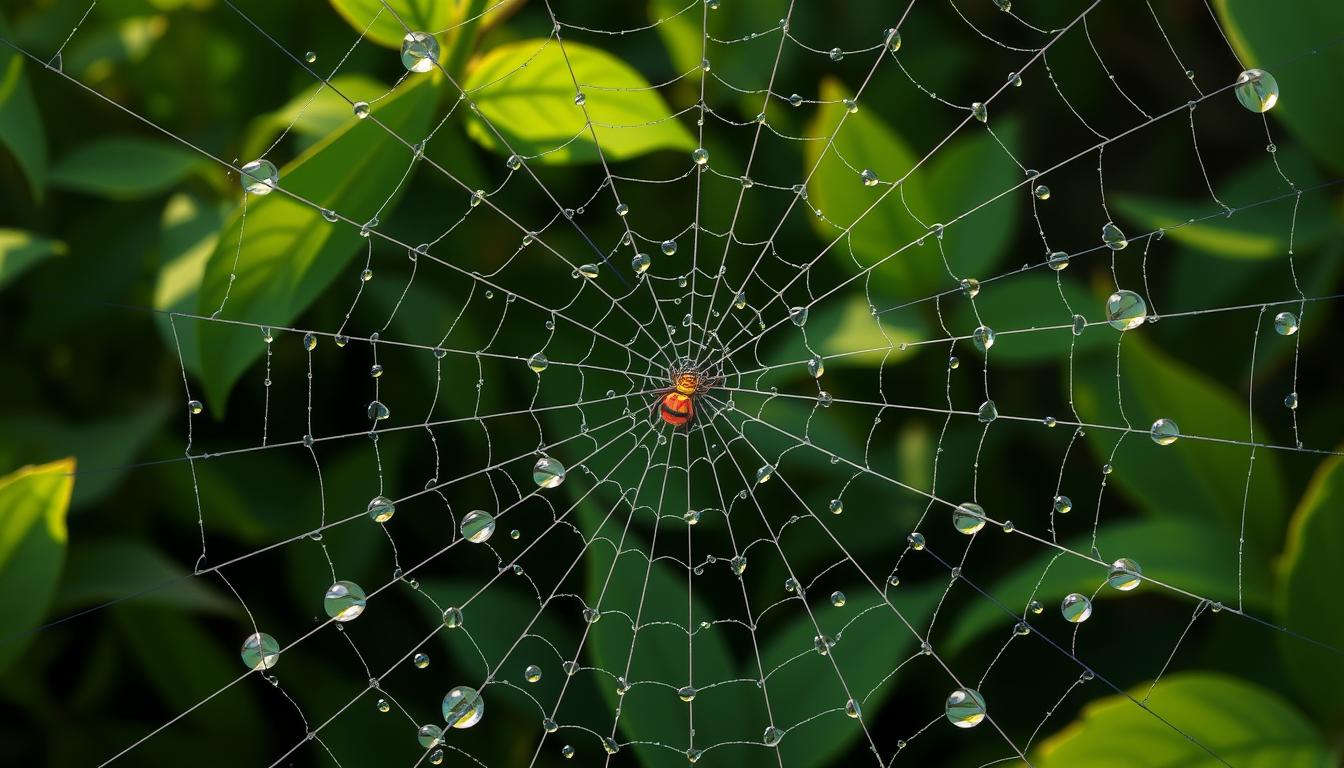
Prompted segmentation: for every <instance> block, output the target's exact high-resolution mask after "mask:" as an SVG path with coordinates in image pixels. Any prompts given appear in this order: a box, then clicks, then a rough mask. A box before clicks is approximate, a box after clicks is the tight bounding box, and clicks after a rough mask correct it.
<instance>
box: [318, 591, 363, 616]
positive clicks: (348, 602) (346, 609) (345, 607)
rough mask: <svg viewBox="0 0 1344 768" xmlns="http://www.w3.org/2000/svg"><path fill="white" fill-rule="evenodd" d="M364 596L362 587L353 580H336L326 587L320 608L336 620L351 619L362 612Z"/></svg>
mask: <svg viewBox="0 0 1344 768" xmlns="http://www.w3.org/2000/svg"><path fill="white" fill-rule="evenodd" d="M364 598H365V595H364V588H363V587H361V586H359V585H358V584H356V583H355V582H353V581H338V582H336V583H335V584H332V585H331V586H330V587H327V594H326V595H325V596H323V598H322V609H323V610H325V611H326V612H327V615H328V616H330V617H331V618H333V619H335V620H336V621H340V622H346V621H353V620H354V619H357V618H359V615H360V614H361V613H363V612H364V604H365V599H364Z"/></svg>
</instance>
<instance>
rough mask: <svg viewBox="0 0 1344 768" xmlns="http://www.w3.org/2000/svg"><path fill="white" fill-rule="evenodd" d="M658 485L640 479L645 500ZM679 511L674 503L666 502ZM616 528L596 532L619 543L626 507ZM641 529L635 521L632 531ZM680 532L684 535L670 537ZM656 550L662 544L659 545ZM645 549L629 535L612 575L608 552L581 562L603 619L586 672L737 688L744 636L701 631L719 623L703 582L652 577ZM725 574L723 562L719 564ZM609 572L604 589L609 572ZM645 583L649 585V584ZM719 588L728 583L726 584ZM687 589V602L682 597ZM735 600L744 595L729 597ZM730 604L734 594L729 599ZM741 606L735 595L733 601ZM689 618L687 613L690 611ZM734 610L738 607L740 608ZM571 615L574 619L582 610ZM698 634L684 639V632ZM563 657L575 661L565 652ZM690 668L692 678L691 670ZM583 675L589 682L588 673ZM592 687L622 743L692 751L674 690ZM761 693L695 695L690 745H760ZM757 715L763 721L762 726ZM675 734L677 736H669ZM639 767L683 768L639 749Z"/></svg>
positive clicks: (668, 573) (666, 531) (593, 629)
mask: <svg viewBox="0 0 1344 768" xmlns="http://www.w3.org/2000/svg"><path fill="white" fill-rule="evenodd" d="M659 480H660V477H657V476H655V474H654V473H653V472H650V473H649V476H648V477H646V478H645V482H644V489H643V491H642V493H643V494H646V496H644V497H642V498H641V501H640V503H641V504H648V503H649V502H648V501H647V499H654V498H656V497H657V495H658V481H659ZM670 503H672V504H677V502H675V501H673V502H670ZM593 507H594V505H588V504H585V505H582V507H581V508H583V509H584V513H583V517H584V519H585V522H586V523H587V524H588V525H596V524H597V522H598V521H600V520H601V519H602V518H601V514H602V513H597V512H594V511H593V509H592V508H593ZM618 507H623V508H618V509H617V511H616V512H615V514H613V515H612V520H611V521H609V522H608V523H607V524H606V526H605V527H604V528H603V529H602V531H601V533H602V535H603V536H610V537H612V540H613V541H617V540H619V539H620V536H621V528H622V527H623V526H624V525H625V519H626V517H627V516H629V515H630V509H629V506H628V505H625V504H621V505H618ZM648 509H649V508H648V507H647V506H644V507H642V511H643V515H642V517H644V518H645V520H647V519H648ZM679 522H680V521H676V522H673V521H672V520H666V519H665V520H663V521H662V523H661V524H660V530H659V534H658V535H659V536H661V537H667V536H679V537H684V536H685V529H686V526H685V525H684V524H680V525H678V524H677V523H679ZM636 525H638V523H636ZM676 528H679V529H680V530H676ZM660 546H664V545H662V544H660ZM648 550H649V545H648V544H647V542H645V541H643V540H642V537H641V536H640V534H639V532H638V531H631V532H629V533H628V534H627V535H626V538H625V544H624V549H623V551H622V553H621V556H620V558H619V560H618V561H617V562H616V564H615V570H614V571H612V570H611V569H612V556H613V547H611V546H608V545H603V544H600V543H599V544H595V545H594V546H593V547H592V548H591V549H590V550H589V554H588V556H587V557H586V561H587V589H586V590H585V591H586V593H587V602H588V605H590V606H597V607H600V609H601V612H602V618H601V620H600V621H598V622H597V623H596V624H592V625H591V626H590V627H589V637H588V640H587V646H588V647H587V649H586V651H585V656H586V658H585V659H583V660H581V661H582V663H583V664H585V665H593V666H597V667H600V668H602V669H604V670H608V671H612V670H614V671H613V672H612V674H615V675H622V674H624V673H625V670H626V666H627V663H629V665H630V667H629V668H630V675H629V679H630V680H631V681H651V680H659V681H669V682H673V683H675V684H676V685H685V684H688V683H689V684H691V685H696V684H698V686H697V687H700V686H705V685H706V683H708V682H722V681H725V680H737V679H738V677H739V676H738V674H737V664H736V662H735V661H734V659H733V655H732V651H731V649H730V645H729V643H730V640H729V638H728V637H726V635H727V634H731V633H733V632H734V629H740V627H737V625H733V624H712V625H711V626H710V628H709V629H704V628H702V627H701V625H700V622H701V621H711V622H712V621H714V620H715V619H716V618H718V616H717V615H716V613H715V609H714V608H713V607H711V606H710V605H709V604H708V603H706V602H705V601H704V599H703V597H702V595H701V593H700V590H702V589H704V588H705V587H704V586H702V584H700V583H695V584H689V583H688V582H687V574H686V571H685V569H680V570H679V571H678V569H674V568H672V567H669V566H668V565H666V564H665V563H660V562H655V563H654V564H653V566H652V569H650V568H649V561H648V560H647V559H646V558H645V557H644V554H643V553H645V552H648ZM718 568H719V570H720V571H722V572H723V573H726V572H727V568H726V566H725V565H724V564H722V563H721V564H720V565H719V566H718ZM609 572H610V573H611V578H610V581H609V582H607V574H608V573H609ZM646 575H647V584H646ZM604 583H607V587H606V593H605V595H604V596H603V597H602V599H601V604H600V606H598V595H599V593H600V592H601V590H602V586H603V584H604ZM724 586H725V587H726V586H727V583H726V582H724ZM688 588H689V589H692V590H693V591H692V592H691V594H690V595H689V597H688V595H687V589H688ZM733 594H738V595H740V592H738V593H733ZM728 598H729V599H731V596H728ZM737 599H738V600H739V601H740V596H739V597H738V598H737ZM688 604H689V606H690V615H689V616H688V615H687V606H688ZM739 604H740V603H739ZM573 610H574V611H575V612H576V613H577V612H578V611H580V610H581V609H580V607H579V606H578V605H574V608H573ZM637 615H638V621H639V626H640V629H639V633H638V635H637V636H636V637H635V638H634V641H633V642H634V656H633V657H631V655H630V652H631V643H632V634H631V625H632V622H634V621H635V620H636V616H637ZM688 624H689V626H690V627H691V628H692V629H693V630H694V631H695V634H694V635H693V636H691V637H690V638H688V637H687V629H686V628H687V626H688ZM688 647H689V649H690V653H693V654H694V664H693V665H692V667H691V668H690V669H688ZM562 652H566V653H572V651H571V650H570V649H564V650H563V651H562ZM692 670H693V671H692ZM581 674H593V673H591V672H585V673H581ZM596 682H597V685H598V686H599V688H600V689H601V691H602V694H603V698H604V700H605V701H606V702H607V704H608V706H610V707H612V708H613V710H614V709H615V708H616V707H620V711H621V716H620V733H619V734H618V741H621V742H627V741H641V742H666V741H669V740H671V741H670V743H671V744H672V746H674V747H675V748H676V749H677V750H681V751H684V750H685V749H686V747H687V746H688V745H687V743H686V741H685V739H686V734H687V733H688V732H689V730H690V723H689V722H688V719H687V717H688V708H687V706H686V705H685V704H684V703H683V702H682V701H681V700H680V699H679V698H678V697H677V695H676V693H675V691H673V690H669V689H668V688H666V687H664V686H662V685H650V684H647V682H645V684H643V685H634V686H632V687H631V689H630V690H629V691H628V692H627V693H626V694H625V695H624V696H620V697H618V696H617V695H616V691H615V684H614V682H613V681H612V680H611V679H610V678H608V677H606V676H605V675H600V674H599V675H598V677H597V679H596ZM760 696H761V694H760V691H759V690H758V689H757V688H756V686H754V685H752V684H751V683H750V682H745V681H739V682H730V683H727V684H724V685H719V686H714V687H709V688H707V689H705V690H702V691H700V692H699V693H698V694H697V695H696V698H695V726H696V739H695V740H696V742H697V743H698V744H700V745H707V744H715V743H718V742H720V741H737V740H745V739H753V738H755V739H757V740H759V737H760V733H761V732H762V731H763V730H764V728H765V725H766V724H765V722H764V720H763V718H764V715H763V712H764V710H763V708H762V707H761V699H760ZM743 713H762V714H759V715H756V716H753V717H744V716H743ZM756 717H759V718H761V720H760V721H759V722H758V721H757V719H756ZM673 734H675V735H673ZM727 752H728V753H729V754H732V755H734V756H735V757H737V756H745V753H743V752H742V751H741V750H739V749H734V750H730V751H727ZM637 754H639V756H640V758H641V762H643V763H644V764H645V765H653V766H669V767H675V766H683V765H685V764H686V758H685V757H684V755H682V754H680V753H679V752H674V751H672V750H650V749H641V750H639V751H638V752H637Z"/></svg>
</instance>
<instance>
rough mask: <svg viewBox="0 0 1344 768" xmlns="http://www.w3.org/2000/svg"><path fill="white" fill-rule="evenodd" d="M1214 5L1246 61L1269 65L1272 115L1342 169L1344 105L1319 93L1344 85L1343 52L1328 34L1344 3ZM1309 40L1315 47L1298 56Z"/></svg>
mask: <svg viewBox="0 0 1344 768" xmlns="http://www.w3.org/2000/svg"><path fill="white" fill-rule="evenodd" d="M1214 7H1216V8H1217V9H1218V16H1219V19H1221V21H1222V23H1223V29H1224V30H1226V33H1227V36H1228V37H1229V38H1230V39H1231V42H1232V46H1233V47H1234V48H1235V49H1236V51H1237V54H1238V55H1239V56H1240V57H1241V59H1242V60H1243V61H1244V62H1245V63H1246V66H1248V67H1269V68H1272V71H1271V72H1270V74H1272V75H1273V76H1274V78H1275V79H1276V80H1277V81H1278V83H1279V90H1280V96H1279V102H1278V104H1277V105H1275V107H1274V108H1273V110H1272V111H1273V114H1274V117H1276V118H1278V119H1279V120H1282V121H1283V122H1284V124H1285V125H1287V126H1288V129H1289V130H1290V131H1292V132H1293V135H1295V136H1296V137H1297V138H1298V139H1299V140H1301V141H1302V143H1303V144H1305V145H1306V146H1307V147H1308V148H1310V149H1311V151H1312V153H1313V154H1315V155H1316V156H1317V157H1319V158H1320V159H1322V160H1324V161H1326V162H1328V163H1330V165H1331V166H1332V167H1334V169H1335V170H1336V171H1344V145H1341V143H1340V141H1339V137H1340V136H1341V135H1344V105H1341V104H1340V103H1339V100H1338V99H1331V98H1321V97H1320V96H1321V94H1330V93H1339V92H1340V90H1341V89H1342V88H1344V74H1341V73H1344V52H1341V50H1340V48H1339V46H1338V45H1335V44H1334V40H1333V39H1332V38H1333V36H1334V35H1335V34H1336V33H1335V32H1334V30H1339V29H1344V5H1341V4H1339V3H1294V4H1293V6H1292V7H1291V9H1289V8H1284V7H1281V6H1278V5H1276V4H1274V3H1264V2H1260V0H1215V1H1214ZM1309 41H1311V42H1309ZM1313 42H1314V43H1315V44H1317V45H1320V46H1321V47H1320V49H1319V50H1317V51H1313V54H1314V55H1312V56H1310V57H1307V58H1306V59H1305V60H1303V57H1302V54H1303V48H1302V46H1303V44H1311V43H1313ZM1256 122H1258V120H1257V121H1256Z"/></svg>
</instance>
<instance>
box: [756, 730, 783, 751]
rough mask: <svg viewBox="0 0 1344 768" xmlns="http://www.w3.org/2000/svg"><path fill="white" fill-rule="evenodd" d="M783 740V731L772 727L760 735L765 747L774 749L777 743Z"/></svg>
mask: <svg viewBox="0 0 1344 768" xmlns="http://www.w3.org/2000/svg"><path fill="white" fill-rule="evenodd" d="M783 738H784V731H782V730H780V729H778V728H776V727H775V726H773V725H772V726H770V727H769V728H766V729H765V733H764V734H763V735H762V737H761V740H762V741H763V742H764V743H765V746H767V747H776V746H779V742H780V741H781V740H783Z"/></svg>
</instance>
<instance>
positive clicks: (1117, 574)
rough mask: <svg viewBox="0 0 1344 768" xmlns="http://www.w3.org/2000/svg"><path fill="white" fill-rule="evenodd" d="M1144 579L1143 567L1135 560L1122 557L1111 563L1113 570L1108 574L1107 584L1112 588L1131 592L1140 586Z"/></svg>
mask: <svg viewBox="0 0 1344 768" xmlns="http://www.w3.org/2000/svg"><path fill="white" fill-rule="evenodd" d="M1141 581H1143V569H1142V568H1140V567H1139V564H1138V562H1137V561H1135V560H1130V559H1129V558H1128V557H1122V558H1120V559H1119V560H1116V561H1115V562H1114V563H1111V570H1110V571H1109V572H1108V573H1107V575H1106V584H1107V586H1109V587H1111V588H1112V589H1118V590H1120V591H1121V592H1129V591H1130V590H1132V589H1134V588H1135V587H1137V586H1139V582H1141Z"/></svg>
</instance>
